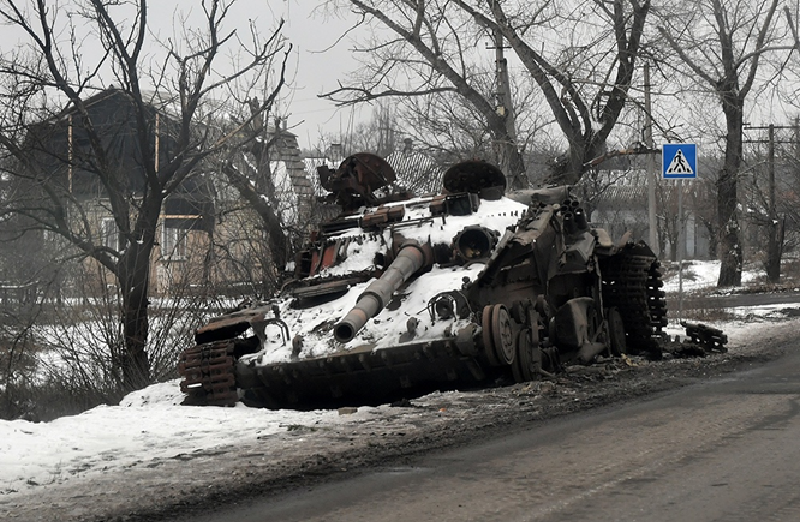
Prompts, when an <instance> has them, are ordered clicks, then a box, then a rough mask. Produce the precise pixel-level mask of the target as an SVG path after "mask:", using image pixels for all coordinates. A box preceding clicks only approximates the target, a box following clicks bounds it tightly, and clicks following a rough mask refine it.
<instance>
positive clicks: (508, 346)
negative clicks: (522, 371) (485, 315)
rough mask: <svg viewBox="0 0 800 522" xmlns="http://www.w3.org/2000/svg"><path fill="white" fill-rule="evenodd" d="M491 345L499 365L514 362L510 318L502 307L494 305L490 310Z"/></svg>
mask: <svg viewBox="0 0 800 522" xmlns="http://www.w3.org/2000/svg"><path fill="white" fill-rule="evenodd" d="M492 343H493V344H494V351H495V356H496V357H497V359H498V360H499V361H500V363H501V364H513V362H514V355H515V354H514V351H515V344H516V343H515V342H514V330H513V329H512V328H511V316H510V315H509V314H508V310H506V307H505V306H503V305H494V307H493V310H492Z"/></svg>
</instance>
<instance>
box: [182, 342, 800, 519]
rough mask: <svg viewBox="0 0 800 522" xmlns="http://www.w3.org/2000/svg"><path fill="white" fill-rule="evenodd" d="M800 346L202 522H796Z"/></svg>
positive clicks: (799, 473)
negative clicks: (673, 387)
mask: <svg viewBox="0 0 800 522" xmlns="http://www.w3.org/2000/svg"><path fill="white" fill-rule="evenodd" d="M799 399H800V350H797V351H794V350H793V349H791V348H790V349H789V350H787V355H785V356H783V357H782V358H781V359H778V360H777V361H774V362H772V363H769V364H767V365H765V366H762V367H760V368H758V369H756V370H752V371H749V372H746V373H739V374H732V375H731V376H729V377H727V378H725V379H724V380H715V381H712V382H709V383H704V384H695V385H691V386H688V387H685V388H683V389H680V390H677V391H673V392H669V393H665V394H660V395H656V396H654V397H651V398H649V399H645V400H641V401H637V402H633V403H629V404H625V405H621V406H615V407H607V408H602V409H599V410H593V411H589V412H584V413H577V414H573V415H569V416H564V417H560V418H556V419H554V420H551V421H548V422H537V423H534V424H532V425H531V426H530V428H529V429H527V430H523V431H520V432H516V433H513V434H509V435H506V436H504V437H503V438H500V439H494V440H486V441H483V442H478V443H476V444H474V445H471V446H469V447H463V448H457V449H451V450H447V451H442V452H439V453H437V454H434V455H428V456H425V457H418V458H415V459H414V460H412V461H409V462H408V465H407V466H402V467H395V468H383V469H377V470H375V471H374V472H369V473H363V474H361V475H359V476H356V477H354V478H351V479H345V480H339V481H336V482H332V483H328V484H324V485H321V486H317V487H313V488H310V489H304V490H301V491H294V492H290V493H285V494H282V495H280V496H275V497H270V498H269V499H265V500H261V501H256V502H254V503H251V504H249V505H246V506H239V507H233V508H226V509H225V510H224V512H222V513H218V514H210V515H208V516H206V517H192V519H193V520H194V521H195V522H210V521H214V522H226V521H236V522H253V521H278V520H286V521H300V520H303V521H326V522H334V521H345V520H346V521H355V520H366V521H370V522H374V521H380V522H390V521H402V522H408V521H426V520H437V521H451V520H452V521H459V522H462V521H495V520H498V521H499V520H502V521H509V522H512V521H513V522H516V521H533V520H537V521H538V520H543V521H570V522H573V521H578V520H592V521H605V520H609V521H610V520H624V521H636V520H639V521H648V522H658V521H665V522H666V521H670V522H671V521H675V520H681V521H726V522H733V521H755V520H759V521H766V520H770V521H784V520H785V521H797V520H800V488H798V484H800V437H798V435H800V415H798V414H799V413H800V402H798V401H799Z"/></svg>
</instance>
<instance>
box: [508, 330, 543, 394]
mask: <svg viewBox="0 0 800 522" xmlns="http://www.w3.org/2000/svg"><path fill="white" fill-rule="evenodd" d="M516 344H517V356H516V359H515V360H514V364H513V365H512V370H513V373H514V380H515V381H516V382H529V381H534V380H536V379H538V378H539V375H540V371H541V369H542V353H541V349H540V348H539V342H538V339H537V341H536V342H534V341H533V339H532V337H531V331H530V330H529V329H527V328H526V329H524V330H522V331H521V332H520V333H519V335H517V343H516Z"/></svg>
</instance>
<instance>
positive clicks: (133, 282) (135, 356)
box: [119, 241, 153, 391]
mask: <svg viewBox="0 0 800 522" xmlns="http://www.w3.org/2000/svg"><path fill="white" fill-rule="evenodd" d="M152 249H153V247H152V241H149V242H145V244H134V245H128V248H127V250H126V251H125V254H124V255H123V256H122V259H120V265H119V266H120V274H119V280H120V288H121V291H122V317H121V318H120V319H121V321H122V331H123V338H124V342H125V349H124V350H123V352H122V361H121V366H122V378H123V381H124V386H125V388H126V389H127V390H130V391H132V390H138V389H141V388H144V387H145V386H147V385H149V384H150V360H149V357H148V355H147V335H148V331H149V316H148V312H149V309H148V307H149V304H150V300H149V299H148V293H149V290H150V254H151V252H152Z"/></svg>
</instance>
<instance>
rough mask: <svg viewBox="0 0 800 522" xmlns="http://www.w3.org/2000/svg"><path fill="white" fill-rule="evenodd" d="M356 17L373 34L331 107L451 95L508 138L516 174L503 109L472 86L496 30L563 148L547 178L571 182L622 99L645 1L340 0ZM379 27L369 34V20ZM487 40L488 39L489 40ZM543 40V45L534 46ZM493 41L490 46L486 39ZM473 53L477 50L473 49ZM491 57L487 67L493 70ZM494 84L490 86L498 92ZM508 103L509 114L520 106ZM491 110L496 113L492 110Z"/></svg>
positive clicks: (599, 145)
mask: <svg viewBox="0 0 800 522" xmlns="http://www.w3.org/2000/svg"><path fill="white" fill-rule="evenodd" d="M342 3H344V4H348V5H349V6H350V7H351V8H352V10H353V11H355V12H356V13H358V14H359V15H361V16H362V23H360V24H359V25H358V26H356V27H355V28H353V30H352V31H351V34H355V33H356V32H359V33H360V34H364V33H365V32H367V33H368V34H370V35H372V39H371V40H368V41H366V42H364V45H362V46H360V47H358V51H360V52H361V51H363V52H364V55H365V56H368V57H369V59H367V60H365V63H364V67H363V68H362V69H361V70H360V71H359V74H357V75H355V76H351V77H350V78H352V80H350V81H348V82H347V83H346V84H344V83H343V84H342V86H341V87H340V88H339V89H336V90H334V91H331V92H329V93H327V94H326V96H327V97H328V98H330V99H333V100H336V101H338V102H339V103H356V102H365V101H370V100H374V99H376V98H379V97H385V96H403V97H408V96H438V95H442V94H443V93H455V94H457V95H458V96H460V97H462V98H464V99H465V100H467V101H468V103H469V104H470V105H471V106H472V108H473V109H474V110H475V111H476V113H477V114H479V116H480V122H481V123H483V124H484V125H485V128H486V129H487V130H488V131H489V133H490V135H491V136H492V138H493V139H494V140H495V141H498V142H503V143H506V142H507V143H508V144H509V145H508V147H509V148H508V150H507V151H506V153H507V154H511V155H515V156H520V157H519V158H518V159H517V158H515V159H514V162H513V163H512V164H513V165H514V168H516V169H517V170H515V172H522V171H523V170H524V169H523V168H522V167H523V159H522V157H521V155H520V147H519V143H517V141H516V139H515V137H514V136H511V135H510V134H509V132H508V131H507V129H506V117H505V115H504V114H503V113H504V111H498V106H499V104H498V103H496V102H495V101H494V100H493V97H492V96H489V95H487V93H486V92H484V91H482V90H481V89H480V87H479V85H480V83H479V81H478V80H477V79H478V78H486V77H487V75H490V77H491V76H493V73H490V72H489V71H492V70H494V67H491V64H490V63H489V61H488V60H487V59H486V58H485V57H484V56H485V50H476V48H475V47H476V46H475V44H476V42H479V41H486V39H487V38H490V37H494V35H496V34H499V35H502V39H501V42H502V41H505V42H506V43H505V44H502V45H508V46H510V47H511V48H512V50H513V53H514V59H515V60H518V61H519V62H521V63H522V65H523V66H524V68H525V70H526V71H527V73H528V75H529V77H530V78H531V79H533V81H534V82H535V84H536V85H537V86H538V89H539V92H540V94H541V96H542V97H543V99H544V100H545V101H546V103H547V105H548V107H549V111H550V113H551V114H552V119H553V120H554V121H555V122H556V123H557V125H558V128H559V129H560V132H561V134H562V136H563V139H565V140H566V142H567V146H568V152H567V153H566V154H565V155H564V156H562V157H561V158H559V160H558V161H557V162H556V163H555V165H554V171H553V175H552V179H551V181H554V182H561V183H574V182H576V181H577V180H578V179H579V178H580V176H581V175H582V173H583V172H584V171H585V169H586V168H587V167H586V163H587V161H588V160H589V159H591V158H593V157H595V156H597V155H599V153H600V152H601V151H602V149H603V147H604V145H605V141H606V139H607V138H608V136H609V134H610V132H611V130H612V129H613V128H614V125H615V124H616V122H617V119H618V118H619V116H620V113H621V112H622V109H623V107H624V106H625V102H626V99H627V93H628V90H629V88H630V86H631V82H632V79H633V76H634V71H635V60H636V56H637V54H638V52H639V50H640V43H641V38H642V33H643V30H644V24H645V19H646V17H647V13H648V12H649V10H650V2H649V0H645V1H644V2H640V1H638V0H613V1H611V2H601V1H594V2H582V3H580V4H579V5H563V4H559V3H556V2H549V1H545V2H542V3H540V4H538V5H535V6H531V4H529V3H527V2H525V3H523V2H504V3H501V2H496V1H491V2H488V3H487V2H468V1H466V0H455V1H438V0H433V1H428V2H426V1H424V0H419V1H412V0H394V1H392V2H371V1H366V0H351V1H349V2H344V1H342ZM373 21H377V22H378V25H380V26H381V27H383V28H388V30H389V33H390V36H389V37H388V38H386V37H383V38H382V37H381V36H382V35H385V34H386V30H385V29H383V31H381V30H379V29H378V30H375V31H370V25H369V24H370V23H372V22H373ZM494 41H495V42H496V39H495V40H494ZM543 42H546V43H543ZM495 46H497V44H496V43H495ZM481 52H483V53H484V55H481ZM501 61H502V60H499V61H498V63H497V64H496V66H498V67H499V66H500V62H501ZM497 89H498V86H497V85H495V88H494V89H493V90H497ZM517 103H518V101H517V100H515V101H514V112H519V107H518V105H517ZM498 112H500V114H499V113H498Z"/></svg>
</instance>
